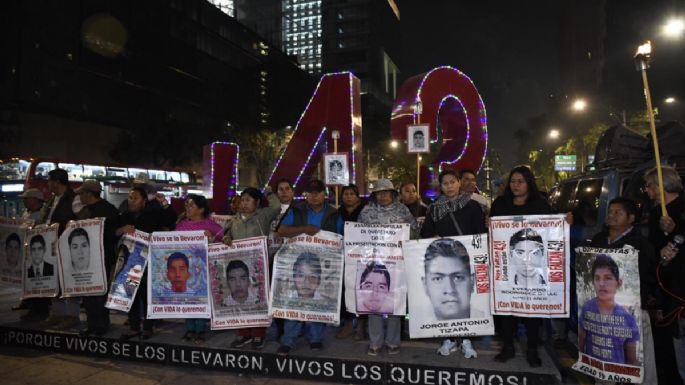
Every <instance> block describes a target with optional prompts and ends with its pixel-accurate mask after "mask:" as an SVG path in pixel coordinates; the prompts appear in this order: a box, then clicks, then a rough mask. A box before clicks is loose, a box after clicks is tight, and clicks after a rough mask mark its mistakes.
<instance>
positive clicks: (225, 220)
mask: <svg viewBox="0 0 685 385" xmlns="http://www.w3.org/2000/svg"><path fill="white" fill-rule="evenodd" d="M209 218H210V219H211V220H213V221H214V222H216V223H218V224H219V226H221V228H222V229H224V230H226V229H227V228H229V227H231V222H233V215H220V214H214V213H212V215H211V216H210V217H209Z"/></svg>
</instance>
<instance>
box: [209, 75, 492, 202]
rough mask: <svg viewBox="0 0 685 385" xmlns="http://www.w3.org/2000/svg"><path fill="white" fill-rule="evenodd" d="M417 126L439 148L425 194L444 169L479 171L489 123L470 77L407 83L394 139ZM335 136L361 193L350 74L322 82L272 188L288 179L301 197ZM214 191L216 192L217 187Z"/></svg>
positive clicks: (428, 169) (357, 111)
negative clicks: (418, 107)
mask: <svg viewBox="0 0 685 385" xmlns="http://www.w3.org/2000/svg"><path fill="white" fill-rule="evenodd" d="M419 101H420V102H421V104H422V107H423V108H422V114H421V115H420V116H419V115H418V114H417V111H416V109H415V108H416V104H417V102H419ZM419 120H420V122H421V123H424V124H429V125H430V138H431V143H433V144H434V145H435V144H437V147H438V148H439V149H438V153H437V156H436V157H435V159H434V161H433V163H432V164H428V165H424V166H422V167H423V170H422V171H421V175H422V176H423V177H422V179H421V185H422V186H421V190H422V191H425V188H426V187H427V186H429V185H430V183H431V182H432V181H433V179H435V174H436V172H437V171H440V170H442V169H445V168H454V169H461V168H470V169H473V170H474V171H476V172H477V171H478V170H479V169H480V167H481V165H482V162H483V157H484V156H485V151H486V149H487V141H488V135H487V121H486V115H485V106H484V104H483V100H482V98H481V97H480V95H479V94H478V91H477V90H476V87H475V85H474V84H473V82H472V81H471V79H469V77H468V76H466V75H465V74H464V73H462V72H461V71H459V70H457V69H456V68H453V67H448V66H445V67H438V68H435V69H433V70H431V71H429V72H427V73H424V74H421V75H416V76H414V77H412V78H410V79H408V80H407V81H405V82H404V84H403V85H402V87H401V88H400V93H399V96H398V97H397V99H396V100H395V103H394V106H393V109H392V116H391V136H392V138H393V139H395V140H406V139H407V129H406V127H407V125H409V124H414V123H417V122H418V121H419ZM334 130H337V131H339V133H340V139H339V140H338V152H346V153H348V156H349V159H348V164H350V165H351V170H350V177H351V180H353V181H355V183H356V184H357V185H358V186H359V187H360V190H361V191H363V190H364V188H363V187H364V185H365V183H364V176H363V170H364V168H363V164H362V154H363V152H362V143H361V133H362V127H361V102H360V83H359V79H358V78H356V77H355V76H354V75H352V74H351V73H350V72H340V73H333V74H326V75H323V76H322V77H321V80H320V81H319V84H318V85H317V87H316V90H315V91H314V95H313V96H312V98H311V100H310V101H309V104H307V107H306V108H305V110H304V112H303V113H302V116H301V117H300V120H299V121H298V122H297V126H296V127H295V132H294V133H293V136H292V138H291V140H290V142H289V143H288V146H287V147H286V150H285V151H284V152H283V154H282V155H281V157H280V158H279V159H278V161H277V162H276V165H275V167H274V169H273V172H272V173H271V176H270V178H269V182H268V183H269V185H271V186H273V185H274V184H275V182H276V181H278V180H280V179H282V178H287V179H290V180H291V181H293V184H294V185H295V189H296V191H297V192H298V193H301V192H302V188H303V186H304V183H305V182H306V181H307V180H309V179H310V178H311V177H312V176H313V175H314V174H315V173H316V171H317V165H318V164H319V163H320V160H321V157H322V155H323V154H324V153H326V152H332V150H333V138H332V135H331V133H332V131H334ZM231 147H232V146H231ZM232 148H233V149H235V150H237V148H235V147H232ZM212 150H214V147H212ZM213 158H214V156H212V159H213ZM230 159H234V161H235V162H236V163H237V159H238V157H237V151H236V154H235V155H234V157H227V158H226V160H229V161H230ZM211 163H212V165H214V163H215V162H214V161H212V162H211ZM236 166H237V164H235V165H227V169H228V170H234V169H235V168H236ZM222 168H223V167H222ZM214 177H216V174H214ZM236 177H237V175H236V173H234V172H232V175H231V177H228V176H227V178H224V179H227V180H226V181H222V182H223V183H225V182H227V181H228V179H229V178H230V179H232V181H233V182H234V181H235V178H236ZM212 179H215V178H212ZM214 189H215V190H216V189H217V185H216V183H215V184H214ZM234 189H235V184H233V185H232V186H230V187H229V189H228V190H226V191H224V190H225V189H221V192H220V193H219V195H218V196H217V194H214V199H217V198H218V199H221V200H226V201H227V200H228V198H229V197H230V196H232V195H233V194H234V193H235V192H234ZM217 192H218V191H217ZM219 206H223V205H219Z"/></svg>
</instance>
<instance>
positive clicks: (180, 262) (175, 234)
mask: <svg viewBox="0 0 685 385" xmlns="http://www.w3.org/2000/svg"><path fill="white" fill-rule="evenodd" d="M148 264H149V272H148V280H147V283H148V291H147V296H148V298H147V317H148V318H210V317H211V310H210V304H209V280H208V271H207V237H205V233H204V231H165V232H155V233H152V236H151V239H150V260H149V262H148Z"/></svg>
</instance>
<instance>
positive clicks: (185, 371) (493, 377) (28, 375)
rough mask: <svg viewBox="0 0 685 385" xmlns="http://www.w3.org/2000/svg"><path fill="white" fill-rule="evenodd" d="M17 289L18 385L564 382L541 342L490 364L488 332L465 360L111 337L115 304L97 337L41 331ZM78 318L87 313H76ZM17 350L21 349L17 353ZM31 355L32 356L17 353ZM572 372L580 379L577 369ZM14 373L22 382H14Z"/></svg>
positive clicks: (7, 363) (330, 338)
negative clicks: (281, 351)
mask: <svg viewBox="0 0 685 385" xmlns="http://www.w3.org/2000/svg"><path fill="white" fill-rule="evenodd" d="M16 295H17V293H16V291H14V290H10V289H0V331H1V332H2V333H3V342H4V343H5V344H10V345H13V346H2V350H0V353H2V354H3V355H2V356H0V373H6V372H11V373H10V374H9V375H8V376H7V377H6V378H7V379H8V380H12V381H17V382H16V383H22V384H28V383H48V382H49V381H46V380H53V379H54V380H57V379H58V378H59V380H58V381H56V382H54V383H62V382H61V381H65V383H66V382H69V383H79V381H83V380H84V379H86V378H89V377H92V376H96V377H97V381H98V384H100V383H105V384H106V383H107V381H109V380H108V378H111V379H112V381H114V380H115V379H117V380H116V381H117V385H121V383H122V382H123V383H124V384H126V385H134V384H138V383H145V384H148V383H149V384H164V383H172V382H165V381H173V383H177V381H175V380H174V379H176V380H182V377H183V376H191V377H192V378H199V379H201V381H202V384H203V385H206V384H212V383H213V382H212V381H214V380H215V379H217V378H221V379H222V381H226V378H230V379H231V381H233V380H235V381H237V382H235V383H249V384H252V383H254V384H268V383H275V382H270V381H278V383H279V384H280V383H287V382H284V378H293V379H295V380H294V381H295V382H293V383H302V382H301V380H302V379H308V380H312V382H310V381H308V382H307V383H312V384H315V383H330V382H342V383H405V384H406V383H427V384H431V383H432V384H454V383H461V381H466V382H464V383H467V384H468V383H469V381H474V383H480V381H484V382H483V383H485V384H487V383H489V382H491V383H495V384H496V383H499V381H500V379H501V380H502V381H503V382H502V383H503V384H504V383H506V384H512V385H513V384H526V385H533V384H559V383H562V382H561V381H562V376H561V373H560V371H559V370H558V367H557V365H555V363H554V361H553V359H552V358H551V357H550V355H549V354H548V352H547V350H546V349H545V348H544V347H540V350H539V352H540V356H541V359H542V363H543V365H542V367H540V368H530V367H529V365H528V363H527V362H526V360H525V354H524V353H523V352H524V349H522V348H521V347H517V356H516V358H514V359H512V360H510V361H509V362H507V363H505V364H501V363H496V362H494V361H493V357H494V355H495V354H496V353H497V352H498V351H499V343H498V342H497V340H496V339H495V340H492V342H491V343H490V342H489V341H488V339H481V340H479V341H476V342H475V343H474V345H475V347H476V349H477V350H478V358H476V359H466V358H464V357H463V355H461V353H459V352H455V353H453V354H452V355H450V356H449V357H443V356H440V355H438V354H437V353H436V349H437V347H438V341H437V340H411V341H403V342H402V350H401V352H400V354H398V355H394V356H388V355H387V354H385V353H383V354H381V355H379V356H376V357H370V356H368V355H366V349H367V346H368V345H367V344H368V342H367V341H354V340H336V339H335V333H336V330H337V329H336V328H334V327H330V328H327V331H326V337H325V339H324V348H323V350H321V351H318V352H313V351H311V350H310V349H309V346H308V344H307V343H306V341H305V340H304V339H301V340H300V343H299V345H298V347H297V348H296V349H294V350H293V351H292V352H291V354H290V356H289V357H288V358H283V357H278V356H276V355H275V351H276V349H277V348H278V345H279V344H278V342H277V341H274V340H273V339H272V340H269V341H268V342H267V344H266V347H265V348H264V349H263V350H262V351H252V350H238V349H228V348H227V347H228V346H229V344H230V342H231V341H232V340H233V338H234V336H235V333H234V332H233V331H215V332H210V333H209V335H208V336H207V341H206V342H205V343H204V344H195V343H192V342H183V341H181V336H182V335H183V327H184V326H183V320H164V321H162V322H161V324H160V325H159V327H156V328H155V335H154V336H153V337H152V338H151V339H149V340H147V341H140V340H130V341H128V342H122V341H120V340H119V339H118V338H119V335H120V334H121V333H122V332H124V331H126V330H127V329H126V327H125V326H123V323H124V320H125V316H124V314H123V313H119V312H112V328H111V329H110V331H109V332H108V333H107V334H106V335H105V336H104V337H103V338H91V337H79V336H78V330H77V329H73V330H70V331H67V332H65V331H55V330H43V329H42V328H41V327H40V324H27V323H20V322H18V319H19V316H20V315H21V314H23V312H22V311H11V310H9V309H10V308H11V306H12V305H14V304H16V303H18V301H17V300H16V298H17V297H16ZM81 319H82V321H84V320H85V315H84V314H83V313H82V314H81ZM84 324H85V322H82V327H83V325H84ZM0 346H1V345H0ZM26 348H35V349H38V350H32V349H26ZM15 351H16V352H20V353H19V354H16V355H15V354H14V352H15ZM571 354H572V353H567V354H566V357H565V358H563V360H562V361H563V362H561V363H562V364H564V366H566V365H568V362H569V360H570V359H571V358H570V356H571ZM31 355H35V357H37V358H32V359H25V358H24V357H29V356H31ZM84 355H85V356H86V357H83V356H84ZM29 361H31V362H30V363H29ZM35 362H38V363H40V365H35ZM41 367H43V369H40V368H41ZM45 368H49V369H50V370H45ZM222 371H223V373H222ZM51 373H52V374H51ZM143 374H144V375H143ZM241 374H242V376H241ZM567 374H571V373H567ZM3 375H4V374H3ZM122 375H123V376H133V377H132V378H130V381H131V383H130V384H129V383H128V379H129V377H124V380H123V381H122V377H121V376H122ZM580 376H581V377H580V379H581V380H582V377H584V376H582V375H580ZM100 377H102V381H101V380H100ZM274 377H276V379H273V378H274ZM22 378H25V379H26V381H24V382H22V381H23V380H22ZM33 378H35V381H33V380H32V379H33ZM93 379H95V378H91V379H89V380H88V381H92V380H93ZM563 380H564V382H563V383H569V384H577V383H588V382H579V380H578V379H577V376H575V375H574V374H571V375H570V376H569V378H564V379H563ZM244 381H248V382H244ZM314 381H315V382H314ZM512 381H513V382H512ZM184 382H186V381H185V380H184ZM3 383H5V381H3ZM222 383H225V382H222Z"/></svg>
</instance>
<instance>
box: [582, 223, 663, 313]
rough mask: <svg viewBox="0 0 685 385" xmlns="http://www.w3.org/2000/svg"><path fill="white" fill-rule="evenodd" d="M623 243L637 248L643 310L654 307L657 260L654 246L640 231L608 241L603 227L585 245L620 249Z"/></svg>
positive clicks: (656, 297) (607, 234)
mask: <svg viewBox="0 0 685 385" xmlns="http://www.w3.org/2000/svg"><path fill="white" fill-rule="evenodd" d="M624 245H630V246H633V247H634V248H636V249H637V250H638V252H639V253H638V268H639V270H640V302H641V306H642V309H643V310H648V309H650V308H655V307H656V306H657V305H658V302H659V299H660V293H659V286H658V284H657V280H656V265H657V260H656V257H655V254H654V247H653V246H652V244H651V243H650V242H649V240H647V238H645V237H643V236H642V235H641V234H640V231H639V230H638V229H637V228H636V227H633V229H632V230H631V231H630V232H629V233H628V234H626V235H624V236H623V237H621V238H619V239H618V240H616V241H614V242H613V243H609V230H608V229H604V230H602V231H600V232H599V233H597V234H596V235H595V236H594V237H592V240H591V241H590V243H589V244H587V246H591V247H602V248H606V249H620V248H622V247H623V246H624Z"/></svg>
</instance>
